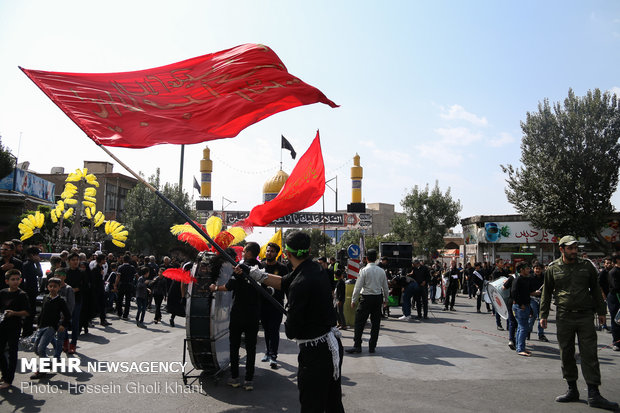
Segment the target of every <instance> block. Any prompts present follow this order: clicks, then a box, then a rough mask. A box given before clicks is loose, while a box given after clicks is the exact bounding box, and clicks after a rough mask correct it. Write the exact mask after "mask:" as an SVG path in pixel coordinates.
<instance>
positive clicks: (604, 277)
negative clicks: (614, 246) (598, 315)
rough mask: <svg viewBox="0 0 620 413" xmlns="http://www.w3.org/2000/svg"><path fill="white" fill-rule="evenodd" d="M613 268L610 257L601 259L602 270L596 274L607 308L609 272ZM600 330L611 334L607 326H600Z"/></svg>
mask: <svg viewBox="0 0 620 413" xmlns="http://www.w3.org/2000/svg"><path fill="white" fill-rule="evenodd" d="M613 268H614V262H613V260H612V258H611V257H605V258H604V259H603V269H602V270H601V271H599V273H598V285H599V286H600V287H601V293H602V294H603V300H605V302H606V303H607V306H608V307H609V302H608V301H607V296H608V295H609V271H611V270H612V269H613ZM612 323H613V319H612ZM601 329H603V330H607V332H609V333H611V329H610V328H609V327H607V324H606V323H605V324H603V325H601Z"/></svg>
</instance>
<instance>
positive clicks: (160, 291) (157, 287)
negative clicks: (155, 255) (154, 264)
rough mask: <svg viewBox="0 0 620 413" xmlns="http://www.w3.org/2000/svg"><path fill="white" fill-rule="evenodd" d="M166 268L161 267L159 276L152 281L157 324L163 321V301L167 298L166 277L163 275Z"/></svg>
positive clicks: (155, 321)
mask: <svg viewBox="0 0 620 413" xmlns="http://www.w3.org/2000/svg"><path fill="white" fill-rule="evenodd" d="M163 273H164V268H163V267H162V268H160V269H159V272H158V274H157V276H156V277H155V279H154V280H153V281H151V291H152V293H153V299H154V300H155V318H154V319H153V321H154V323H155V324H157V323H159V322H160V321H161V303H162V302H163V301H164V299H165V298H166V294H167V292H168V290H167V289H166V286H167V283H166V277H164V276H163Z"/></svg>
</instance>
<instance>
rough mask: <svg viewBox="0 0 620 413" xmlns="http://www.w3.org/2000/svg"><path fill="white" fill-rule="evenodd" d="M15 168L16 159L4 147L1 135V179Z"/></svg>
mask: <svg viewBox="0 0 620 413" xmlns="http://www.w3.org/2000/svg"><path fill="white" fill-rule="evenodd" d="M13 168H15V158H14V157H13V155H12V154H11V151H10V150H9V148H6V147H4V146H2V136H1V135H0V179H2V178H4V177H5V176H7V175H8V174H10V173H11V171H12V170H13Z"/></svg>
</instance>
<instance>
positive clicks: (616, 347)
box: [611, 346, 620, 351]
mask: <svg viewBox="0 0 620 413" xmlns="http://www.w3.org/2000/svg"><path fill="white" fill-rule="evenodd" d="M611 349H612V350H613V351H620V347H618V346H613V347H612V348H611Z"/></svg>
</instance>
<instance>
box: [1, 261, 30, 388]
mask: <svg viewBox="0 0 620 413" xmlns="http://www.w3.org/2000/svg"><path fill="white" fill-rule="evenodd" d="M4 278H5V280H6V283H7V284H8V286H9V288H5V289H2V290H0V371H1V372H2V383H0V389H6V388H9V387H11V385H12V383H13V379H14V378H15V369H16V368H17V349H18V345H19V335H20V333H21V328H22V320H21V319H22V318H24V317H26V316H27V315H28V314H29V313H30V304H29V303H28V295H27V294H26V293H25V292H24V291H22V290H20V289H19V287H18V286H19V284H20V283H21V282H22V273H21V272H20V271H19V270H16V269H10V270H8V271H7V272H6V273H5V274H4Z"/></svg>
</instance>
